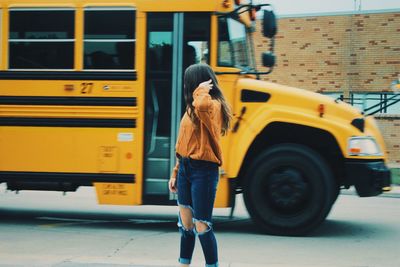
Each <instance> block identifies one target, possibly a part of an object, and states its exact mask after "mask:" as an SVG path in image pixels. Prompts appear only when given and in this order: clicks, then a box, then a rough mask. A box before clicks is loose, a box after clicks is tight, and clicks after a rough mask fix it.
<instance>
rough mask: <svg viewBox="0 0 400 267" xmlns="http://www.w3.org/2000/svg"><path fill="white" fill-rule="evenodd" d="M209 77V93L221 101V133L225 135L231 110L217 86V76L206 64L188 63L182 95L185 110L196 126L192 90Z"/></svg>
mask: <svg viewBox="0 0 400 267" xmlns="http://www.w3.org/2000/svg"><path fill="white" fill-rule="evenodd" d="M210 79H211V83H212V85H213V87H212V89H211V90H210V92H209V94H210V96H211V98H212V99H215V100H218V101H219V102H220V103H221V112H222V127H221V134H222V135H225V134H226V133H227V132H228V130H229V126H230V122H231V118H232V112H231V109H230V107H229V105H228V103H227V102H226V100H225V97H224V95H223V94H222V91H221V89H220V88H219V85H218V81H217V77H216V76H215V73H214V71H213V70H212V69H211V67H210V66H209V65H207V64H194V65H190V66H189V67H188V68H187V69H186V70H185V75H184V81H183V84H184V95H185V102H186V111H187V113H188V114H189V116H190V119H191V120H192V122H193V123H194V124H195V125H196V126H197V125H199V119H198V118H197V116H196V114H195V113H194V106H193V104H192V102H193V91H194V90H195V89H196V88H197V86H199V84H200V83H202V82H205V81H208V80H210Z"/></svg>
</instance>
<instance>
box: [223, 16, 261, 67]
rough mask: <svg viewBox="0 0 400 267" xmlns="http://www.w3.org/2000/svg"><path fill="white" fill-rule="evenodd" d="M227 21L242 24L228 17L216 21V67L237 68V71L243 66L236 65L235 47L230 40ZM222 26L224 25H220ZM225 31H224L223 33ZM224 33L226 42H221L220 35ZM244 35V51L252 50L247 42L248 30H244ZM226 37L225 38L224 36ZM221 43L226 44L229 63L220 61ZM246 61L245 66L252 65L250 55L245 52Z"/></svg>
mask: <svg viewBox="0 0 400 267" xmlns="http://www.w3.org/2000/svg"><path fill="white" fill-rule="evenodd" d="M228 20H232V21H236V22H237V23H239V24H242V23H241V22H240V21H238V20H236V19H234V18H231V17H228V16H220V17H218V19H217V23H218V24H217V25H218V44H217V45H218V47H217V65H218V66H219V67H229V68H239V69H243V65H238V63H237V61H238V59H237V58H236V57H237V54H236V52H235V46H234V45H233V43H232V39H231V32H230V28H229V22H228ZM222 24H224V25H222ZM225 30H226V31H225ZM222 31H223V33H224V37H227V40H222V39H223V36H222V35H221V33H222ZM245 31H246V32H245V35H246V40H245V46H246V47H245V51H248V49H252V48H251V47H249V46H251V45H250V44H249V40H248V38H249V37H248V29H247V28H245ZM225 35H226V36H225ZM222 42H227V43H228V46H229V53H228V55H230V61H229V62H228V61H221V55H222V54H223V53H222V51H221V48H222V46H221V44H222ZM246 61H247V66H251V64H254V62H252V61H253V59H252V56H251V55H250V52H246Z"/></svg>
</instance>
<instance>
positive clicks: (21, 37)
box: [9, 8, 75, 69]
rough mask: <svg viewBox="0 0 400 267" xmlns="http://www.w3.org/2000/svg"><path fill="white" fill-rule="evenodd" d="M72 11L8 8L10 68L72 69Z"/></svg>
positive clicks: (73, 20) (73, 16)
mask: <svg viewBox="0 0 400 267" xmlns="http://www.w3.org/2000/svg"><path fill="white" fill-rule="evenodd" d="M74 25H75V11H74V10H73V9H65V8H63V9H59V10H58V9H53V8H52V9H50V8H48V9H45V8H37V9H34V8H30V9H22V8H21V9H17V8H16V9H11V10H10V34H9V51H10V52H9V68H10V69H73V68H74V41H75V40H74V38H75V33H74V27H75V26H74Z"/></svg>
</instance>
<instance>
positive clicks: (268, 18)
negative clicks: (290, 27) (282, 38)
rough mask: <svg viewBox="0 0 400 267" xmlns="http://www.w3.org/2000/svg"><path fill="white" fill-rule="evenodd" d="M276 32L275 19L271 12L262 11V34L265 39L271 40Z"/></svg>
mask: <svg viewBox="0 0 400 267" xmlns="http://www.w3.org/2000/svg"><path fill="white" fill-rule="evenodd" d="M277 30H278V26H277V23H276V17H275V14H274V12H273V11H272V10H264V18H263V34H264V36H265V37H268V38H272V37H274V36H275V34H276V32H277Z"/></svg>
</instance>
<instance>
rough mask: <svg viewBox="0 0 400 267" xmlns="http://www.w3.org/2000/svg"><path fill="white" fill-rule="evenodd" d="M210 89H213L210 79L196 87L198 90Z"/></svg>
mask: <svg viewBox="0 0 400 267" xmlns="http://www.w3.org/2000/svg"><path fill="white" fill-rule="evenodd" d="M212 87H213V84H212V80H211V79H209V80H208V81H205V82H202V83H200V84H199V86H198V88H201V89H207V90H208V91H210V90H211V89H212ZM208 91H207V92H208Z"/></svg>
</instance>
